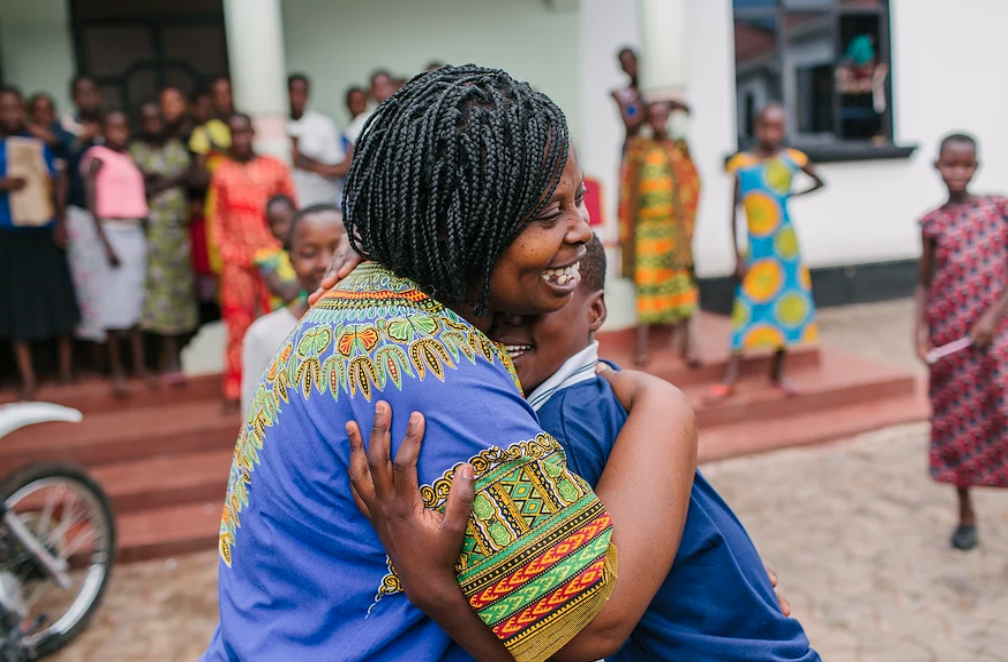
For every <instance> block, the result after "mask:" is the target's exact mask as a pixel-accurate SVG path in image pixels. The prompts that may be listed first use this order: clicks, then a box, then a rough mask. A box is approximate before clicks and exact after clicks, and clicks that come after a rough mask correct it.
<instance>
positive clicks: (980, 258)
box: [914, 134, 1008, 551]
mask: <svg viewBox="0 0 1008 662" xmlns="http://www.w3.org/2000/svg"><path fill="white" fill-rule="evenodd" d="M977 166H978V160H977V143H976V140H974V139H973V138H972V137H970V136H967V135H963V134H952V135H950V136H948V137H947V138H945V139H944V140H943V141H942V143H941V148H940V149H939V153H938V160H937V161H936V162H935V168H936V169H937V170H938V172H939V174H940V175H941V178H942V180H943V181H944V183H945V186H946V188H947V189H948V201H947V202H946V203H945V204H943V205H942V206H941V207H939V208H938V209H935V210H934V211H932V212H931V213H929V214H927V215H926V216H925V217H924V218H923V219H921V221H920V224H921V233H922V240H923V245H924V250H923V252H922V254H921V261H920V284H919V286H918V288H917V324H916V328H915V334H914V342H915V344H916V346H917V350H918V353H919V354H920V356H921V358H922V359H923V360H925V361H928V359H929V358H931V361H928V362H929V363H930V364H931V379H930V395H931V407H932V415H931V476H932V477H933V478H934V479H935V480H936V481H939V482H942V483H952V484H953V485H955V487H956V491H957V493H958V497H959V524H958V525H957V526H956V529H955V532H954V533H953V534H952V540H951V543H952V547H954V548H956V549H959V550H964V551H965V550H970V549H973V548H974V547H976V546H977V542H978V537H977V518H976V512H975V511H974V510H973V503H972V500H971V498H970V488H971V487H972V486H975V485H979V486H986V487H1008V409H1006V407H1005V398H1006V397H1008V324H1006V323H1005V311H1006V309H1008V198H1005V197H1003V196H995V195H974V194H973V193H972V192H970V190H969V183H970V181H971V180H972V179H973V175H974V174H975V173H976V170H977ZM962 338H969V339H971V341H972V343H971V345H970V346H968V347H966V348H965V349H963V350H961V351H958V352H955V353H953V354H949V355H947V356H945V357H943V358H939V359H934V358H933V357H929V356H928V354H929V353H930V352H931V351H932V350H933V349H935V348H938V347H942V346H944V345H948V344H950V343H953V342H955V341H957V340H960V339H962Z"/></svg>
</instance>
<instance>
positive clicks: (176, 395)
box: [0, 375, 221, 417]
mask: <svg viewBox="0 0 1008 662" xmlns="http://www.w3.org/2000/svg"><path fill="white" fill-rule="evenodd" d="M16 399H17V393H16V392H15V391H13V390H11V391H3V392H0V405H2V404H6V403H8V402H14V401H15V400H16ZM37 399H38V400H39V401H42V402H54V403H56V404H60V405H65V406H67V407H73V408H74V409H79V410H80V411H81V412H83V413H84V415H85V417H87V416H88V415H90V414H103V413H107V412H118V411H122V410H124V409H137V408H143V407H164V406H168V405H175V404H180V403H186V402H206V401H207V400H216V401H218V402H219V401H220V399H221V376H220V375H202V376H197V377H191V378H190V379H189V383H188V384H186V385H184V386H178V387H170V386H168V385H167V384H162V385H160V386H159V387H158V388H156V389H151V388H150V387H149V386H148V385H147V384H144V383H143V382H141V381H139V380H135V379H134V380H132V381H131V382H130V397H128V398H116V397H114V396H113V395H112V383H111V382H110V381H109V380H107V379H99V378H97V377H89V378H87V379H83V380H81V381H79V382H76V383H74V384H72V385H70V386H60V385H55V384H52V385H45V386H43V387H41V388H40V389H39V392H38V397H37ZM219 407H220V405H219V404H218V408H219Z"/></svg>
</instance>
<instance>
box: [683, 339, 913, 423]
mask: <svg viewBox="0 0 1008 662" xmlns="http://www.w3.org/2000/svg"><path fill="white" fill-rule="evenodd" d="M787 375H788V379H789V380H790V381H791V383H792V384H793V385H794V386H795V387H796V388H797V390H798V393H797V395H793V396H791V397H787V396H785V395H783V394H782V393H781V392H780V391H779V390H778V389H774V388H772V387H771V386H770V383H769V380H768V379H767V376H766V375H765V374H760V375H758V376H751V377H744V378H743V379H742V380H740V381H739V383H738V384H737V386H736V389H735V393H734V394H733V395H732V396H730V397H728V398H725V399H724V400H720V401H718V402H710V401H709V399H708V396H709V394H710V389H711V383H706V384H689V385H687V386H685V387H684V388H683V391H684V392H685V393H686V396H687V397H688V398H689V400H690V403H691V404H692V405H693V408H694V410H695V411H696V413H697V422H698V423H699V425H700V428H701V429H702V430H703V429H707V428H711V427H716V426H722V425H732V424H738V423H745V424H753V423H756V422H759V421H765V420H773V419H779V420H783V421H786V420H789V419H790V418H792V417H793V416H796V415H800V414H807V413H811V412H816V411H825V410H830V409H834V408H838V407H847V406H851V405H859V404H870V403H874V402H877V401H880V400H884V399H886V398H894V397H902V396H906V395H910V394H913V393H914V390H915V388H916V384H917V381H916V379H915V378H914V377H913V376H912V375H909V374H907V373H905V372H903V371H901V370H899V369H897V368H892V367H889V366H885V365H881V364H878V363H873V362H871V361H866V360H864V359H860V358H858V357H856V356H852V355H849V354H844V353H841V352H835V351H832V350H827V351H824V352H822V354H821V358H820V364H819V365H818V366H816V367H801V368H795V367H789V370H788V372H787Z"/></svg>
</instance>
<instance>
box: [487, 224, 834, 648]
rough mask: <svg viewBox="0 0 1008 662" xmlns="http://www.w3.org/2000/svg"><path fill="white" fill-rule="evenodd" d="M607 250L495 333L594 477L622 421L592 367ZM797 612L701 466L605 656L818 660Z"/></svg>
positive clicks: (598, 247) (551, 426) (595, 251)
mask: <svg viewBox="0 0 1008 662" xmlns="http://www.w3.org/2000/svg"><path fill="white" fill-rule="evenodd" d="M605 270H606V268H605V251H604V249H603V247H602V244H601V242H600V241H599V240H598V239H597V238H596V239H594V240H593V241H592V242H591V243H589V244H588V253H587V255H586V256H585V258H584V259H582V261H581V283H580V285H579V287H578V289H577V291H576V292H575V294H574V299H573V301H572V302H571V303H569V304H568V305H567V306H565V307H564V308H562V309H561V310H559V311H557V312H555V313H550V314H545V315H538V316H532V317H511V318H500V319H498V321H497V323H496V324H495V327H494V329H492V331H491V337H492V338H493V339H494V340H496V341H498V342H501V343H503V344H504V345H505V346H506V348H507V350H508V353H509V354H510V355H511V358H512V360H513V361H514V365H515V368H516V369H517V371H518V376H519V378H520V380H521V383H522V386H523V388H524V389H525V392H526V393H527V394H528V401H529V403H530V404H531V405H532V407H533V408H534V409H535V410H536V411H537V413H538V415H539V421H540V423H541V425H542V428H543V429H544V430H546V431H547V432H549V433H550V434H552V435H553V436H554V437H555V438H556V439H557V440H558V441H559V442H560V443H561V444H562V445H563V447H564V449H565V450H566V451H567V463H568V466H569V467H570V468H571V470H573V471H574V472H575V473H577V474H579V475H580V476H581V477H582V478H584V479H585V480H586V481H588V483H589V484H591V485H592V486H595V484H596V483H597V482H598V480H599V478H600V476H601V475H602V471H603V469H604V467H605V464H606V461H607V459H608V457H609V453H610V452H611V451H612V448H613V444H614V443H615V441H616V436H617V434H618V433H619V431H620V428H621V427H622V426H623V424H624V422H625V421H626V416H627V415H626V412H625V411H624V410H623V407H622V406H621V405H620V403H619V402H618V401H617V399H616V396H615V395H614V394H613V391H612V387H611V386H610V385H609V383H608V382H607V381H606V380H604V379H601V378H600V377H598V376H597V375H596V364H597V363H598V361H599V358H598V343H597V342H596V341H595V339H594V334H595V332H596V331H597V330H598V329H599V328H600V327H601V326H602V323H603V322H604V321H605V317H606V306H605V299H604V297H603V287H604V284H605ZM819 659H820V658H819V655H818V654H817V653H816V652H815V651H814V650H812V649H811V648H810V647H809V642H808V639H807V638H806V636H805V633H804V631H803V630H802V627H801V625H800V624H799V623H798V621H796V620H794V619H792V618H788V617H787V616H785V615H784V613H783V612H782V611H781V608H780V606H779V604H778V600H777V597H776V595H775V593H774V588H773V586H772V585H771V583H770V578H769V576H768V575H767V573H766V571H765V569H764V565H763V562H762V561H761V560H760V556H759V553H758V552H757V551H756V548H755V546H754V545H753V543H752V541H751V540H750V539H749V536H748V535H747V534H746V531H745V529H744V528H743V526H742V524H741V522H739V520H738V518H736V517H735V514H734V513H732V511H731V509H730V508H729V507H728V505H727V504H726V503H725V502H724V501H723V500H722V499H721V497H720V496H718V494H717V492H716V491H715V490H714V488H713V487H711V485H710V484H709V483H708V482H707V481H706V480H705V479H704V477H703V475H702V474H701V473H700V472H699V471H697V473H696V477H695V478H694V482H693V491H692V495H691V500H690V506H689V514H688V515H687V518H686V525H685V529H684V531H683V535H682V541H681V542H680V544H679V550H678V553H677V554H676V558H675V562H674V563H673V565H672V569H671V571H670V572H669V574H668V577H667V578H666V579H665V581H664V582H663V584H662V586H661V588H660V589H659V590H658V594H657V595H656V596H655V598H654V600H653V601H652V602H651V605H650V606H649V607H648V609H647V611H646V612H645V614H644V617H643V618H642V619H641V621H640V624H639V625H638V626H637V627H636V628H635V629H634V631H633V634H632V635H631V637H630V639H629V640H628V641H627V643H626V644H625V645H624V647H623V648H622V649H621V650H620V651H619V653H617V654H616V655H615V656H613V657H611V658H609V660H610V662H617V661H625V662H630V661H633V662H638V661H640V660H690V662H707V661H709V662H715V661H718V662H727V661H729V660H730V661H732V662H749V661H751V662H784V661H787V662H799V661H800V662H817V661H818V660H819Z"/></svg>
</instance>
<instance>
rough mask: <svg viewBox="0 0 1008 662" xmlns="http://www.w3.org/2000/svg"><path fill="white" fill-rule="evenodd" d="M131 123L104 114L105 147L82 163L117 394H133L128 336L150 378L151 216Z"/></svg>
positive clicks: (137, 364)
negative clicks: (146, 319) (144, 322)
mask: <svg viewBox="0 0 1008 662" xmlns="http://www.w3.org/2000/svg"><path fill="white" fill-rule="evenodd" d="M129 138H130V131H129V123H128V121H127V119H126V115H125V114H124V113H123V112H121V111H112V112H110V113H109V114H108V115H106V116H105V124H104V139H105V142H104V144H103V145H96V146H94V147H92V148H91V149H89V150H88V151H87V153H86V154H85V155H84V160H83V161H82V162H81V169H82V172H83V173H84V174H85V176H86V189H87V202H88V211H90V212H91V215H92V216H93V217H94V222H95V228H96V230H97V234H98V238H99V241H100V243H101V245H102V247H103V248H104V250H105V258H106V261H105V263H104V264H102V265H100V268H99V275H98V282H99V283H100V289H99V304H98V316H99V319H100V321H101V323H102V327H103V328H104V329H105V330H106V332H107V333H108V354H109V364H110V365H111V367H112V384H113V387H112V388H113V393H114V394H115V395H116V396H117V397H126V396H128V395H129V384H128V382H127V381H126V372H125V370H124V369H123V365H122V361H121V359H120V356H119V340H120V339H121V338H122V337H123V336H124V335H128V336H129V339H130V346H131V348H132V350H133V370H134V371H135V372H136V373H137V375H138V376H140V377H146V375H147V371H146V367H145V365H144V351H143V335H142V333H141V330H140V320H141V317H142V316H143V305H144V293H145V289H146V279H147V239H146V237H145V236H144V227H143V226H144V223H145V222H146V221H147V217H148V215H149V214H150V209H149V208H148V207H147V194H146V189H145V187H144V176H143V173H142V172H141V171H140V168H138V167H137V165H136V163H135V162H134V161H133V157H132V156H130V153H129V151H128V147H129Z"/></svg>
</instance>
